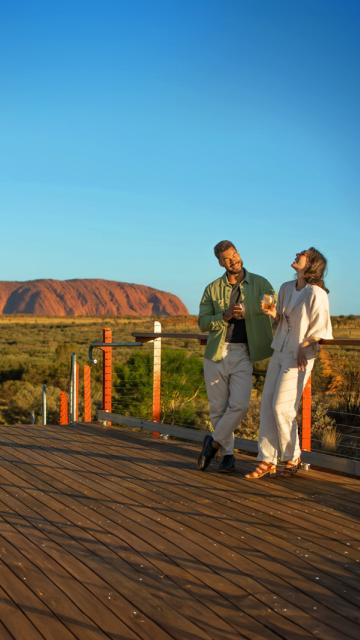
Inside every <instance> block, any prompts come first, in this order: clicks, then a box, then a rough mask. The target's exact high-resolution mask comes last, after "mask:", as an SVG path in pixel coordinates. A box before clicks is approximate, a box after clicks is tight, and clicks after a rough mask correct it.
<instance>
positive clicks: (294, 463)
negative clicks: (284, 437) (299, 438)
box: [280, 458, 301, 476]
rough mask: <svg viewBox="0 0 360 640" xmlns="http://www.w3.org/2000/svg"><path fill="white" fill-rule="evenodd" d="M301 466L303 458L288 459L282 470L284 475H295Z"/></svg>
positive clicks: (281, 472) (281, 473)
mask: <svg viewBox="0 0 360 640" xmlns="http://www.w3.org/2000/svg"><path fill="white" fill-rule="evenodd" d="M300 467H301V458H297V459H296V460H287V461H286V462H285V464H284V466H283V468H282V470H281V471H280V475H282V476H293V475H294V474H295V473H296V472H297V471H299V469H300Z"/></svg>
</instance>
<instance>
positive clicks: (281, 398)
mask: <svg viewBox="0 0 360 640" xmlns="http://www.w3.org/2000/svg"><path fill="white" fill-rule="evenodd" d="M314 361H315V358H311V359H309V360H308V362H307V365H306V370H305V371H299V369H298V366H297V361H296V357H295V356H294V354H293V353H289V352H287V351H274V353H273V355H272V358H271V360H270V364H269V367H268V370H267V373H266V378H265V384H264V390H263V393H262V399H261V410H260V429H259V453H258V457H257V459H258V460H264V461H265V462H272V463H274V464H276V463H277V462H278V459H281V460H284V461H286V460H295V459H296V458H299V457H300V454H301V449H300V444H299V434H298V426H297V422H296V414H297V410H298V408H299V404H300V400H301V396H302V392H303V389H304V386H305V384H306V382H307V380H308V378H309V376H310V373H311V370H312V368H313V366H314Z"/></svg>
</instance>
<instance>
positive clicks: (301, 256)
mask: <svg viewBox="0 0 360 640" xmlns="http://www.w3.org/2000/svg"><path fill="white" fill-rule="evenodd" d="M306 265H307V254H306V250H305V251H299V253H297V254H296V256H295V260H294V261H293V262H292V263H291V266H292V268H293V269H295V271H304V269H305V268H306Z"/></svg>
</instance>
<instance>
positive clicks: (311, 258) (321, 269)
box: [304, 247, 329, 293]
mask: <svg viewBox="0 0 360 640" xmlns="http://www.w3.org/2000/svg"><path fill="white" fill-rule="evenodd" d="M306 256H307V265H306V268H305V270H304V279H305V281H306V282H307V283H308V284H316V285H317V286H318V287H321V288H322V289H325V291H326V292H327V293H329V289H327V288H326V286H325V282H324V275H325V271H326V267H327V260H326V258H325V256H323V254H322V253H320V251H318V250H317V249H315V248H314V247H310V249H307V250H306Z"/></svg>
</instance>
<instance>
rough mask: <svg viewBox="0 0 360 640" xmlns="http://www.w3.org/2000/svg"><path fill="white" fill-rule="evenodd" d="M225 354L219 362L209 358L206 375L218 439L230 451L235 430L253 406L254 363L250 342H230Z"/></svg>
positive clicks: (205, 365) (225, 449) (223, 448)
mask: <svg viewBox="0 0 360 640" xmlns="http://www.w3.org/2000/svg"><path fill="white" fill-rule="evenodd" d="M222 355H223V358H222V360H220V361H219V362H213V361H212V360H208V359H207V358H205V360H204V377H205V384H206V391H207V395H208V399H209V405H210V419H211V422H212V424H213V426H214V428H215V432H214V434H213V436H214V440H215V441H216V442H218V443H219V444H220V445H221V447H222V453H223V454H224V455H227V454H231V453H233V451H234V431H235V429H237V428H238V427H239V425H240V422H241V420H242V419H243V417H244V415H245V413H246V411H247V409H248V406H249V401H250V394H251V387H252V370H253V367H252V364H251V361H250V358H249V351H248V348H247V345H246V344H242V343H240V344H236V343H226V344H225V346H224V349H223V354H222Z"/></svg>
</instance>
